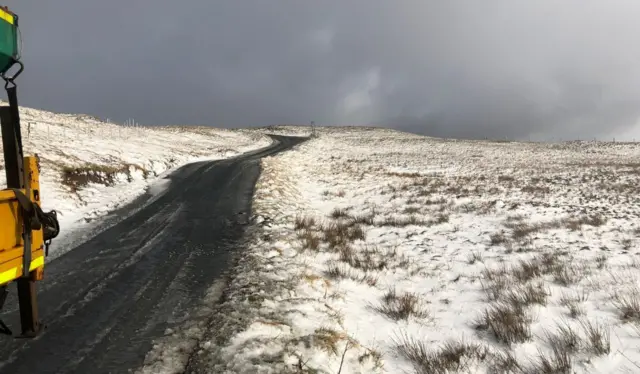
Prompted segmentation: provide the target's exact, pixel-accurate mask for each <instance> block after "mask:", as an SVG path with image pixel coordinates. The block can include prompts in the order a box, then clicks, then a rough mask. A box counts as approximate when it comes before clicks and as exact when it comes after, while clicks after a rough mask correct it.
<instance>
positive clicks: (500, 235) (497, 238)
mask: <svg viewBox="0 0 640 374" xmlns="http://www.w3.org/2000/svg"><path fill="white" fill-rule="evenodd" d="M489 240H491V245H500V244H503V243H505V242H507V241H508V239H507V237H506V236H505V235H504V232H502V231H501V232H497V233H494V234H491V236H489Z"/></svg>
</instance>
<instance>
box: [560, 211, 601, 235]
mask: <svg viewBox="0 0 640 374" xmlns="http://www.w3.org/2000/svg"><path fill="white" fill-rule="evenodd" d="M605 223H607V219H606V218H605V217H604V216H603V215H602V214H595V215H584V216H581V217H569V218H565V219H563V220H560V221H559V222H558V225H560V226H564V227H565V228H567V229H569V230H571V231H578V230H580V229H581V228H582V226H584V225H587V226H593V227H600V226H602V225H604V224H605Z"/></svg>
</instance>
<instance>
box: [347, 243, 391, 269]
mask: <svg viewBox="0 0 640 374" xmlns="http://www.w3.org/2000/svg"><path fill="white" fill-rule="evenodd" d="M340 261H343V262H346V263H347V264H349V266H351V267H352V268H355V269H360V270H363V271H365V272H368V271H374V270H378V271H379V270H383V269H385V268H386V267H387V265H388V262H387V256H383V255H382V254H381V253H379V252H378V251H377V250H376V249H375V248H374V249H373V250H371V249H366V250H364V251H358V252H357V251H355V250H354V249H353V247H351V246H344V247H342V248H341V249H340Z"/></svg>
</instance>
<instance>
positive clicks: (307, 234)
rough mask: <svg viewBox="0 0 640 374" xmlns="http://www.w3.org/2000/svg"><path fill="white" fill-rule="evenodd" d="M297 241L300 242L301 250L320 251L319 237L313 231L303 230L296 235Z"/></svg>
mask: <svg viewBox="0 0 640 374" xmlns="http://www.w3.org/2000/svg"><path fill="white" fill-rule="evenodd" d="M298 239H300V240H302V248H303V249H311V250H314V251H317V250H318V249H320V237H319V236H318V234H316V233H315V232H314V231H311V230H308V229H307V230H304V231H302V232H300V233H298Z"/></svg>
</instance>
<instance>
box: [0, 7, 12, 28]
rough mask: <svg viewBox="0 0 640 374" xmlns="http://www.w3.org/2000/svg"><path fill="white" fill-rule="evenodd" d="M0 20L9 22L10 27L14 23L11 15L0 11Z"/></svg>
mask: <svg viewBox="0 0 640 374" xmlns="http://www.w3.org/2000/svg"><path fill="white" fill-rule="evenodd" d="M0 18H1V19H3V20H5V21H7V22H9V23H10V24H12V25H13V23H14V22H15V21H14V19H13V15H12V14H9V13H7V12H5V11H4V10H2V9H0Z"/></svg>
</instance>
